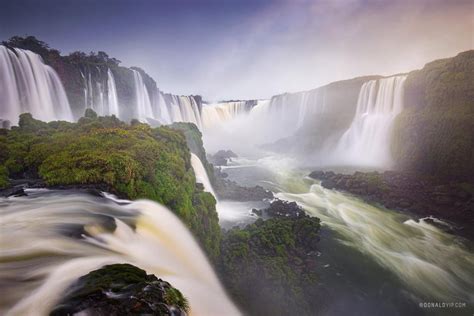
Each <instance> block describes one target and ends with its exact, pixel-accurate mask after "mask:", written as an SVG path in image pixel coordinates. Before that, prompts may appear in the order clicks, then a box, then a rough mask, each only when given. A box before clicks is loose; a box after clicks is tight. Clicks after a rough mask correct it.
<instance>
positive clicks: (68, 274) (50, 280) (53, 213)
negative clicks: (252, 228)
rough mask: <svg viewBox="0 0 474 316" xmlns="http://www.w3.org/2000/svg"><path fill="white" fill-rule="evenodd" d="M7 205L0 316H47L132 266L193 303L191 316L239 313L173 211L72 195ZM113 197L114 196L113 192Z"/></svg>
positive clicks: (49, 194) (37, 195)
mask: <svg viewBox="0 0 474 316" xmlns="http://www.w3.org/2000/svg"><path fill="white" fill-rule="evenodd" d="M27 193H28V194H29V196H27V197H12V198H8V199H5V198H4V199H1V200H0V206H1V207H0V216H1V218H2V221H1V223H0V225H1V227H0V234H1V238H0V243H1V248H2V252H1V253H0V280H1V281H0V282H1V284H0V286H1V288H2V289H8V290H7V291H3V292H2V298H1V299H0V314H2V315H18V316H23V315H47V314H48V312H49V310H50V309H51V307H52V306H54V304H55V303H56V302H57V300H59V299H60V298H61V296H62V295H63V293H64V291H65V290H66V288H67V287H68V286H69V285H71V283H72V282H74V281H75V280H77V278H79V277H80V276H82V275H84V274H87V273H88V272H89V271H91V270H94V269H98V268H100V267H101V266H103V265H106V264H112V263H130V264H132V265H135V266H137V267H139V268H142V269H144V270H146V271H147V272H148V273H152V274H155V275H156V276H157V277H160V278H163V279H164V280H166V281H168V282H170V283H171V284H172V285H173V286H175V287H176V288H178V289H179V290H180V291H181V292H182V293H183V295H184V296H185V297H186V298H187V299H188V301H189V303H190V307H191V313H190V314H191V315H238V314H239V312H238V310H237V309H236V307H235V306H234V305H233V303H232V302H231V301H230V300H229V299H228V297H227V296H226V294H225V292H224V290H223V288H222V287H221V285H220V283H219V281H218V279H217V278H216V276H215V274H214V272H213V270H212V268H211V266H210V264H209V263H208V261H207V259H206V257H205V255H204V254H203V252H202V251H201V250H200V248H199V246H198V245H197V243H196V241H195V240H194V238H193V237H192V236H191V234H190V232H189V231H188V229H187V228H186V227H185V226H184V225H183V224H182V223H181V222H180V221H179V219H178V218H177V217H176V216H175V215H174V214H173V213H172V212H170V211H169V210H168V209H167V208H165V207H164V206H162V205H159V204H157V203H154V202H151V201H147V200H139V201H134V202H130V201H124V200H115V199H114V198H113V197H112V198H99V197H93V196H90V195H84V194H81V193H78V192H70V191H69V192H68V191H61V192H59V191H48V190H40V191H31V190H30V191H28V192H27ZM108 196H109V197H110V195H108Z"/></svg>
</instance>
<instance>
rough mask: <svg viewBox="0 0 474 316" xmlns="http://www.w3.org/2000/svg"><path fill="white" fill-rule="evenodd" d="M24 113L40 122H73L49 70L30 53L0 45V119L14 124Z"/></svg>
mask: <svg viewBox="0 0 474 316" xmlns="http://www.w3.org/2000/svg"><path fill="white" fill-rule="evenodd" d="M25 112H29V113H31V114H32V115H33V116H34V117H35V118H37V119H40V120H44V121H52V120H66V121H72V120H73V117H72V112H71V109H70V107H69V102H68V99H67V96H66V92H65V90H64V87H63V85H62V83H61V80H60V79H59V77H58V75H57V74H56V72H55V71H54V70H53V68H51V67H50V66H48V65H45V64H44V63H43V60H42V59H41V57H40V56H39V55H37V54H35V53H33V52H31V51H28V50H23V49H19V48H15V49H13V50H11V49H8V48H6V47H5V46H2V45H0V118H1V119H5V120H9V121H10V122H12V123H13V124H16V123H17V122H18V116H19V115H20V114H21V113H25Z"/></svg>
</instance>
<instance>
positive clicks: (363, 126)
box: [332, 76, 406, 168]
mask: <svg viewBox="0 0 474 316" xmlns="http://www.w3.org/2000/svg"><path fill="white" fill-rule="evenodd" d="M405 79H406V76H396V77H389V78H384V79H380V80H371V81H368V82H366V83H364V84H363V85H362V88H361V89H360V93H359V98H358V100H357V109H356V114H355V117H354V119H353V121H352V124H351V126H350V127H349V128H348V129H347V131H346V132H345V133H344V134H343V135H342V137H341V138H340V139H339V141H338V143H337V146H336V149H335V151H334V153H333V159H332V163H336V164H341V165H358V166H368V167H379V168H390V167H391V166H392V164H393V162H392V155H391V152H390V144H391V135H392V126H393V123H394V121H395V118H396V117H397V115H398V114H399V113H400V112H401V111H402V109H403V84H404V82H405Z"/></svg>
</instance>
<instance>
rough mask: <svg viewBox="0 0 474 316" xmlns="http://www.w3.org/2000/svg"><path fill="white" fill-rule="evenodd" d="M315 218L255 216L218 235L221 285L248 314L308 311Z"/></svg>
mask: <svg viewBox="0 0 474 316" xmlns="http://www.w3.org/2000/svg"><path fill="white" fill-rule="evenodd" d="M319 228H320V224H319V219H318V218H315V217H312V218H311V217H307V216H305V217H302V218H298V219H282V218H273V219H269V220H266V221H263V220H262V219H259V220H257V221H256V222H255V223H254V224H251V225H248V226H247V227H246V228H244V229H240V228H234V229H232V230H230V231H228V232H226V233H225V234H224V236H223V240H222V246H221V266H220V268H221V272H222V275H223V279H224V283H225V284H226V286H227V288H228V289H229V291H230V293H231V294H232V295H233V296H234V298H235V300H236V301H237V302H238V303H240V304H241V305H242V306H241V307H242V308H243V309H244V310H245V311H247V312H248V313H249V314H251V315H309V314H311V313H312V311H314V308H313V306H312V304H315V302H314V300H313V299H312V298H311V297H310V296H311V294H310V293H311V288H314V284H315V282H316V272H315V269H314V262H315V261H314V260H315V256H314V255H312V254H314V253H315V250H316V244H317V242H318V241H319V235H318V233H319Z"/></svg>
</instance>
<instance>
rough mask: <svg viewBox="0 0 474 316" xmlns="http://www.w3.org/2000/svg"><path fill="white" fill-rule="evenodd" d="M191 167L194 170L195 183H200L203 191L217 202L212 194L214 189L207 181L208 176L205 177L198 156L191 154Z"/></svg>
mask: <svg viewBox="0 0 474 316" xmlns="http://www.w3.org/2000/svg"><path fill="white" fill-rule="evenodd" d="M191 165H192V167H193V170H194V174H195V176H196V182H197V183H202V185H203V186H204V191H206V192H209V193H211V194H212V195H213V196H214V198H216V200H217V195H216V193H215V192H214V188H213V187H212V184H211V180H209V176H208V175H207V171H206V168H204V165H203V164H202V161H201V159H199V157H198V156H196V155H195V154H193V153H191Z"/></svg>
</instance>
